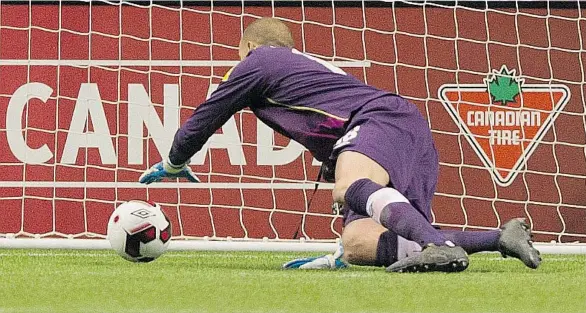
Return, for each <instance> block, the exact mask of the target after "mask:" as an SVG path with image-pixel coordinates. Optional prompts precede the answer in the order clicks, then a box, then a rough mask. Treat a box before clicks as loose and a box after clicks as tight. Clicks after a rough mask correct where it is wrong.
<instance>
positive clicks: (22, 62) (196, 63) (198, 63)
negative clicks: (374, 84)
mask: <svg viewBox="0 0 586 313" xmlns="http://www.w3.org/2000/svg"><path fill="white" fill-rule="evenodd" d="M331 63H332V64H333V65H335V66H338V67H346V68H349V67H370V62H369V61H334V62H331ZM236 64H238V61H230V60H214V61H202V60H35V59H31V60H28V59H0V66H1V65H3V66H7V65H18V66H80V67H81V66H86V67H87V66H120V67H129V66H169V67H179V66H191V67H211V66H218V67H221V66H225V67H230V66H235V65H236Z"/></svg>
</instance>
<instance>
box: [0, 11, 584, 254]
mask: <svg viewBox="0 0 586 313" xmlns="http://www.w3.org/2000/svg"><path fill="white" fill-rule="evenodd" d="M580 5H581V4H580V3H579V2H578V3H577V4H576V3H573V4H564V7H550V6H549V5H547V6H545V7H538V6H535V5H533V4H531V3H525V2H520V3H517V4H515V5H513V6H511V5H510V4H508V6H503V5H502V4H491V3H489V4H488V5H487V3H485V2H477V3H474V4H473V5H472V6H463V5H458V4H457V5H455V6H453V5H447V4H442V3H441V2H438V3H432V2H425V3H423V2H395V3H384V2H376V3H372V2H368V1H367V2H360V1H355V2H343V3H337V2H335V1H326V2H315V1H304V2H286V3H279V2H278V1H275V2H268V1H267V2H264V3H259V2H255V3H251V4H247V3H246V2H245V3H241V2H228V3H226V2H223V3H209V2H204V3H196V2H185V3H182V2H174V1H169V2H163V3H159V2H157V3H148V2H146V3H145V2H138V3H129V2H122V3H119V2H108V1H103V2H91V3H87V2H86V3H82V4H79V3H78V4H72V3H71V2H53V3H51V4H42V3H34V2H33V3H29V2H20V3H14V2H8V3H5V2H3V1H0V112H1V116H0V146H1V148H2V153H1V154H0V170H1V173H2V175H1V176H2V177H1V178H0V212H1V213H0V216H1V218H0V240H2V241H1V242H2V244H1V245H5V246H8V245H9V242H12V243H14V242H24V240H12V239H10V238H19V239H20V238H23V239H24V238H36V239H39V240H37V241H40V242H41V246H43V242H45V243H47V245H46V246H49V243H50V242H53V241H54V239H55V238H76V239H103V238H105V233H106V225H107V221H108V218H109V216H110V214H111V213H112V211H113V210H114V208H115V207H116V206H117V205H119V204H120V203H121V202H123V201H127V200H130V199H150V200H153V201H155V202H158V203H160V204H161V205H162V207H163V209H164V211H165V213H166V214H167V215H168V216H169V218H170V219H171V221H172V223H173V225H174V228H173V235H174V238H175V239H208V240H207V241H206V240H193V241H186V242H195V243H198V242H210V243H211V244H212V245H213V246H215V247H218V246H221V245H222V242H223V243H234V242H240V241H243V242H253V243H255V242H260V243H263V242H268V243H269V245H270V244H272V243H274V242H288V241H290V242H300V241H304V242H305V243H303V244H302V245H303V247H305V248H306V249H311V248H309V247H310V246H312V245H309V244H308V243H310V242H312V243H326V244H327V243H332V242H334V241H335V240H336V239H337V238H339V236H340V233H341V231H342V223H341V218H340V217H339V216H337V215H335V214H332V209H331V189H332V185H331V184H326V183H320V184H319V188H318V190H317V191H316V192H315V194H314V193H313V190H314V186H315V185H314V180H315V178H316V176H317V172H318V169H319V164H318V163H317V162H316V161H315V160H313V158H312V157H311V155H310V154H309V153H308V152H307V151H305V150H304V149H303V148H302V147H301V146H300V145H299V144H297V143H295V142H291V141H289V140H288V139H286V138H284V137H282V136H280V135H277V134H275V133H274V132H273V131H272V130H270V129H269V128H268V127H267V126H265V125H263V124H262V123H260V122H259V121H257V119H256V118H255V117H254V115H253V114H252V112H250V111H247V110H244V111H242V112H239V113H237V114H236V115H235V116H234V117H233V118H231V119H230V120H229V121H228V123H226V124H225V125H224V126H223V127H222V129H221V130H220V131H218V132H217V133H216V134H215V135H214V136H213V137H212V138H211V140H210V141H209V142H208V144H207V145H206V146H205V148H204V149H203V150H202V151H201V152H200V153H198V154H197V155H196V156H195V157H194V158H193V159H192V169H193V170H194V171H195V172H196V173H197V174H198V175H199V177H200V179H201V180H202V183H200V184H191V183H187V182H165V183H159V184H153V185H149V186H148V187H146V186H144V185H140V184H138V183H137V180H138V177H139V175H140V174H141V173H142V172H143V171H144V170H145V169H147V168H148V167H149V166H151V165H152V164H154V163H156V162H158V161H159V160H160V159H161V157H162V156H166V153H167V152H168V151H169V148H170V145H171V142H172V139H173V135H174V133H175V131H176V129H177V128H178V127H179V125H180V124H181V122H183V121H184V120H186V119H187V117H188V116H189V115H191V113H192V111H193V108H194V107H197V106H198V105H199V104H200V103H201V102H202V101H204V100H205V99H206V97H207V96H208V95H209V93H210V92H211V91H212V90H213V89H214V88H215V87H216V86H217V84H218V82H219V81H220V79H221V77H222V76H223V75H224V74H225V72H227V71H228V70H229V69H230V67H231V66H234V65H235V64H237V59H238V55H237V46H238V42H239V38H240V34H241V33H242V30H243V29H244V28H245V27H246V25H248V24H249V23H250V22H252V21H254V20H255V19H257V18H259V17H263V16H274V17H277V18H280V19H282V20H283V21H285V22H286V23H287V25H288V26H289V27H290V28H291V30H292V32H293V36H294V38H295V40H296V48H297V49H298V50H300V51H304V52H306V53H309V54H311V55H313V56H316V57H320V58H323V59H325V60H328V61H331V62H333V63H334V64H335V65H337V66H339V67H341V68H343V69H344V70H345V71H346V72H348V73H350V74H352V75H354V76H356V77H358V78H359V79H361V80H363V81H365V82H367V83H369V84H371V85H374V86H376V87H378V88H382V89H385V90H389V91H391V92H394V93H398V94H400V95H402V96H403V97H405V98H407V99H409V100H411V101H412V102H413V103H415V104H416V105H417V107H418V108H419V109H420V111H421V112H422V114H423V115H424V116H425V117H426V118H427V120H428V121H429V125H430V127H431V129H432V132H433V135H434V138H435V140H436V146H437V149H438V151H439V154H440V176H439V182H438V187H437V193H436V197H435V199H434V202H433V217H434V223H435V224H437V225H440V226H442V227H446V228H455V229H465V230H470V229H479V230H482V229H493V228H497V227H499V226H500V225H501V224H502V223H503V222H504V221H506V220H508V219H510V218H513V217H526V218H527V220H528V221H529V222H530V224H531V225H532V228H533V230H534V233H535V240H536V241H542V242H549V241H556V242H575V241H578V242H586V222H585V221H586V144H585V143H586V131H585V129H586V115H585V106H584V101H585V98H584V88H583V85H584V83H585V77H584V71H585V67H584V63H583V53H584V44H583V41H582V37H583V35H584V34H586V32H585V27H586V24H585V23H584V19H583V18H582V13H583V9H582V8H581V7H580ZM382 144H384V143H382ZM388 144H389V147H390V145H391V143H388ZM310 204H311V205H310ZM95 242H96V243H99V242H102V244H103V241H100V240H95ZM175 242H180V241H178V240H175ZM218 242H219V243H218ZM330 245H331V244H330ZM98 246H100V245H99V244H98ZM253 246H254V245H253ZM208 247H209V246H208ZM314 247H315V246H314ZM319 247H320V248H323V247H324V246H319ZM325 247H329V246H325Z"/></svg>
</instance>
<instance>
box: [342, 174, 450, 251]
mask: <svg viewBox="0 0 586 313" xmlns="http://www.w3.org/2000/svg"><path fill="white" fill-rule="evenodd" d="M382 188H384V187H383V186H381V185H379V184H377V183H375V182H373V181H372V180H370V179H367V178H363V179H359V180H357V181H355V182H354V183H352V185H350V187H348V190H347V191H346V195H345V197H344V199H345V201H346V204H348V206H349V207H350V209H352V210H353V211H354V212H356V213H358V214H362V215H369V214H368V213H367V211H366V203H367V202H368V198H369V197H370V195H372V194H373V193H374V192H375V191H378V190H380V189H382ZM380 223H381V224H382V225H383V226H384V227H386V228H387V229H389V230H392V231H393V232H395V233H396V234H397V235H399V236H401V237H403V238H405V239H407V240H412V241H415V242H417V243H418V244H420V245H421V246H425V245H427V244H429V243H433V244H435V245H438V246H444V245H446V241H447V239H446V238H445V237H444V236H443V235H442V234H441V233H440V232H439V231H438V230H437V229H435V228H433V226H431V223H430V222H429V221H428V220H427V219H426V218H425V217H424V216H423V215H422V214H421V213H419V211H417V209H415V208H414V207H413V206H412V205H411V204H409V203H405V202H394V203H390V204H388V205H387V206H385V207H384V208H383V209H382V212H381V215H380Z"/></svg>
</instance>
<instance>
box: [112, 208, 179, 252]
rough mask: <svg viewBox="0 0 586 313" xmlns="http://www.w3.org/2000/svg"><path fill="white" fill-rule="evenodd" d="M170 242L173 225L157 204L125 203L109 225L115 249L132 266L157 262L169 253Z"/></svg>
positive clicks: (116, 211)
mask: <svg viewBox="0 0 586 313" xmlns="http://www.w3.org/2000/svg"><path fill="white" fill-rule="evenodd" d="M170 239H171V222H169V219H168V218H167V216H165V213H163V211H162V210H161V207H160V206H159V205H158V204H156V203H153V202H144V201H139V200H131V201H128V202H124V203H122V204H121V205H120V206H118V207H117V208H116V210H114V213H112V216H110V221H109V222H108V240H109V241H110V245H111V246H112V249H114V250H115V251H116V252H118V254H119V255H120V256H121V257H123V258H124V259H126V260H128V261H131V262H150V261H153V260H154V259H156V258H158V257H159V256H161V255H162V254H163V253H165V251H167V247H168V246H169V241H170Z"/></svg>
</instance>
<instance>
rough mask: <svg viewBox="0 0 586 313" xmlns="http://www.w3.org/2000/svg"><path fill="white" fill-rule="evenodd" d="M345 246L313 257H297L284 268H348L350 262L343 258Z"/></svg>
mask: <svg viewBox="0 0 586 313" xmlns="http://www.w3.org/2000/svg"><path fill="white" fill-rule="evenodd" d="M342 255H344V248H343V247H342V244H340V245H339V246H338V249H337V250H336V252H334V253H332V254H327V255H322V256H318V257H313V258H302V259H295V260H292V261H289V262H287V263H285V264H283V268H284V269H312V270H314V269H338V268H346V267H348V264H346V262H344V261H343V260H342Z"/></svg>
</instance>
